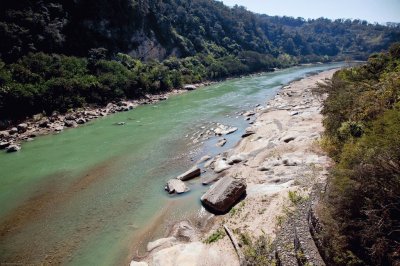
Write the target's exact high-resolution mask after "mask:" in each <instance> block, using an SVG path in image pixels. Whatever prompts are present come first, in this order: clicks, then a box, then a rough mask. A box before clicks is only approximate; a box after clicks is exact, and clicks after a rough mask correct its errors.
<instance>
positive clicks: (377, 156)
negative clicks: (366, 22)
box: [320, 43, 400, 265]
mask: <svg viewBox="0 0 400 266" xmlns="http://www.w3.org/2000/svg"><path fill="white" fill-rule="evenodd" d="M320 89H323V90H324V91H325V92H328V93H329V96H328V98H327V100H326V102H325V106H324V109H323V114H324V116H325V118H324V121H323V123H324V126H325V129H326V131H325V134H326V135H325V140H324V142H325V143H324V144H325V147H326V149H327V150H328V151H329V153H330V155H331V156H332V157H333V158H334V159H335V160H336V161H337V164H336V166H335V167H334V169H333V171H332V173H331V178H330V181H329V184H328V189H327V193H326V194H327V195H326V198H325V200H324V204H323V207H322V210H321V214H322V215H321V217H322V222H323V225H324V229H325V230H324V233H323V235H322V238H323V240H324V244H325V245H326V249H325V257H326V258H327V259H328V262H330V264H332V265H395V262H398V261H399V260H400V253H399V250H400V219H399V217H400V135H399V132H400V43H397V44H394V45H392V46H391V48H390V49H389V52H388V53H381V54H374V55H372V56H371V57H370V58H369V60H368V62H367V64H365V65H362V66H359V67H354V68H350V69H345V70H341V71H339V72H337V73H335V75H334V77H333V79H332V80H331V82H329V83H328V84H326V85H321V86H320Z"/></svg>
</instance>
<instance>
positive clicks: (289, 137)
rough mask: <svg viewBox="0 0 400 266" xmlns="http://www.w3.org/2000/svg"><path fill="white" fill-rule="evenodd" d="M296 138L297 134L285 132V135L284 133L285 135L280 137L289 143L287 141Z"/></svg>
mask: <svg viewBox="0 0 400 266" xmlns="http://www.w3.org/2000/svg"><path fill="white" fill-rule="evenodd" d="M296 138H297V135H294V134H287V135H285V136H283V137H282V140H283V141H284V142H285V143H289V142H291V141H293V140H295V139H296Z"/></svg>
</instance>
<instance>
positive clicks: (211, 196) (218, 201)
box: [201, 176, 246, 214]
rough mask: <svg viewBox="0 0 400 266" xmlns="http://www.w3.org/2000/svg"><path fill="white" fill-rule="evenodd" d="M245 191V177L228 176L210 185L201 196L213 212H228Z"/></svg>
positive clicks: (205, 205)
mask: <svg viewBox="0 0 400 266" xmlns="http://www.w3.org/2000/svg"><path fill="white" fill-rule="evenodd" d="M245 193H246V182H245V180H244V179H236V178H232V177H229V176H226V177H224V178H222V179H220V180H219V181H218V182H217V183H215V184H214V185H212V186H211V187H210V189H209V190H208V191H207V192H206V193H205V194H204V195H203V196H202V197H201V202H202V203H203V205H204V207H206V208H207V209H208V210H210V211H211V212H213V213H217V214H220V213H226V212H228V211H229V209H230V208H232V207H233V205H234V204H235V203H237V202H238V200H239V199H240V198H241V197H242V196H243V195H245Z"/></svg>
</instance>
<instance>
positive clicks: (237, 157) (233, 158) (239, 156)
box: [227, 153, 248, 165]
mask: <svg viewBox="0 0 400 266" xmlns="http://www.w3.org/2000/svg"><path fill="white" fill-rule="evenodd" d="M247 157H248V155H247V154H244V153H240V154H235V155H232V156H231V157H229V158H228V160H227V163H228V164H229V165H232V164H235V163H240V162H242V161H244V160H246V159H247Z"/></svg>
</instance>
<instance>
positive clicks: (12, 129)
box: [8, 127, 18, 135]
mask: <svg viewBox="0 0 400 266" xmlns="http://www.w3.org/2000/svg"><path fill="white" fill-rule="evenodd" d="M8 133H9V134H10V135H14V134H16V133H18V128H16V127H13V128H11V129H10V130H9V131H8Z"/></svg>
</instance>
